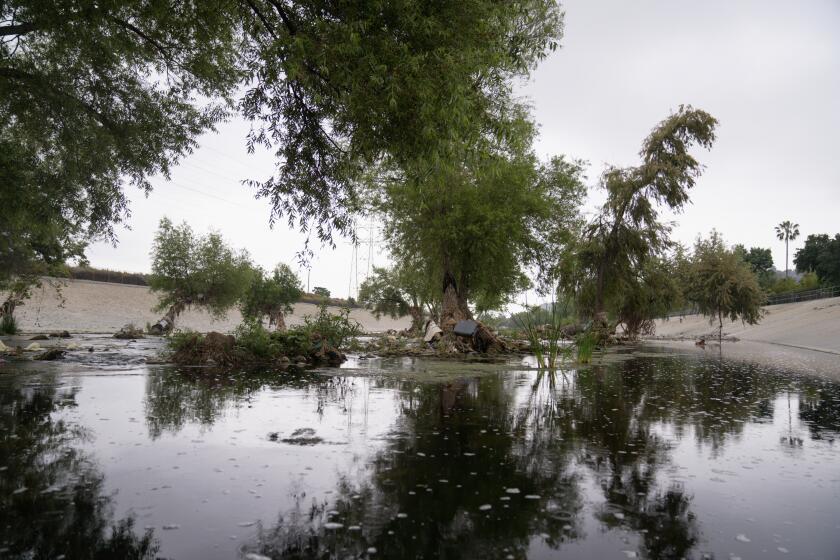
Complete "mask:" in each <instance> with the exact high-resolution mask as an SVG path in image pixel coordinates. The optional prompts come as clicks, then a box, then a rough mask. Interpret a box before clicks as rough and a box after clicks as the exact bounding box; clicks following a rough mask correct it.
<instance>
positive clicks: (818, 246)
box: [793, 233, 840, 286]
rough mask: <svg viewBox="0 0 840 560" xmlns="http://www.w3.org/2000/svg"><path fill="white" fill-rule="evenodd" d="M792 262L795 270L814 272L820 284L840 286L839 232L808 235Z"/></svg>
mask: <svg viewBox="0 0 840 560" xmlns="http://www.w3.org/2000/svg"><path fill="white" fill-rule="evenodd" d="M793 263H794V264H795V265H796V271H797V272H814V273H816V275H817V278H819V280H820V282H821V283H822V284H824V285H828V286H840V234H836V235H835V236H834V237H833V238H832V237H830V236H829V235H828V234H824V233H823V234H819V235H809V236H808V237H807V238H806V239H805V246H804V247H802V248H801V249H798V250H797V251H796V255H795V256H794V258H793Z"/></svg>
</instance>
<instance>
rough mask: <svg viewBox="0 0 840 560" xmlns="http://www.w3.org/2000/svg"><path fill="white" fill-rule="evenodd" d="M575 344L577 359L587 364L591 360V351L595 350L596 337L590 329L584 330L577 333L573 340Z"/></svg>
mask: <svg viewBox="0 0 840 560" xmlns="http://www.w3.org/2000/svg"><path fill="white" fill-rule="evenodd" d="M575 344H576V346H577V361H578V363H581V364H588V363H590V362H591V361H592V353H593V352H594V351H595V346H596V344H597V338H596V336H595V334H594V333H593V332H592V331H585V332H583V333H581V334H580V335H578V337H577V340H576V342H575Z"/></svg>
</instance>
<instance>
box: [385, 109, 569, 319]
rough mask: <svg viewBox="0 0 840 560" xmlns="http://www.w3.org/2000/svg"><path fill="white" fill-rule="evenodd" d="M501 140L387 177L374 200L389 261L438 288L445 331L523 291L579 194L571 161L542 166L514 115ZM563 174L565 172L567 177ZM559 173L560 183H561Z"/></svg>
mask: <svg viewBox="0 0 840 560" xmlns="http://www.w3.org/2000/svg"><path fill="white" fill-rule="evenodd" d="M506 124H507V125H508V127H509V128H508V130H507V134H506V137H505V138H504V139H503V141H502V142H495V141H488V142H487V143H485V144H480V145H479V146H478V147H476V148H475V149H473V150H471V151H470V152H469V153H468V154H466V156H465V158H464V159H463V160H462V161H460V162H454V163H452V162H448V163H447V164H443V163H441V162H436V163H435V164H432V165H428V166H425V167H423V168H421V169H418V170H416V171H415V172H414V173H412V174H410V175H408V174H404V175H401V176H400V177H398V178H397V179H395V180H393V181H390V182H386V184H385V186H384V188H383V189H382V193H381V198H380V200H379V205H380V206H379V208H380V210H381V211H382V213H383V215H384V217H385V237H386V240H387V243H388V247H389V250H390V252H391V254H392V256H393V257H394V258H395V260H396V261H397V262H398V263H400V265H401V266H403V267H404V268H406V269H407V270H411V271H414V273H415V274H417V275H419V276H421V277H424V278H426V279H427V282H428V283H430V284H432V285H434V284H436V285H437V298H439V299H440V301H441V312H440V325H441V327H442V328H443V329H444V331H447V330H450V329H452V327H453V326H454V324H455V323H456V322H457V321H459V320H461V319H469V318H472V317H473V308H474V309H475V310H476V311H477V312H481V311H486V310H491V309H498V308H500V307H502V306H504V305H505V304H506V303H508V302H509V301H510V299H511V297H512V296H513V295H514V294H516V293H518V292H521V291H522V290H524V289H526V288H528V287H529V286H530V285H531V284H530V281H529V279H528V272H529V265H531V264H533V263H534V262H535V259H536V257H535V256H536V255H542V254H544V253H546V252H548V251H550V250H559V249H560V247H557V246H549V245H550V244H549V240H555V239H559V237H558V235H559V234H558V233H557V231H559V229H560V228H561V227H562V223H560V222H562V221H563V220H565V219H566V218H567V217H569V216H570V215H576V213H577V210H578V206H579V204H580V200H581V198H582V188H583V187H582V183H581V182H580V179H579V177H578V176H577V174H578V173H579V171H580V167H579V166H575V165H573V166H566V165H564V160H562V159H561V158H556V159H554V160H552V161H551V162H549V163H547V164H544V165H541V164H539V162H538V161H537V159H536V158H535V156H534V154H533V153H532V151H531V140H532V134H533V128H532V126H531V124H530V123H529V122H528V121H527V119H525V118H523V115H522V114H521V113H520V114H518V116H517V118H516V119H515V120H512V121H510V122H508V123H506ZM570 175H571V178H570V177H569V176H570ZM561 179H562V180H561Z"/></svg>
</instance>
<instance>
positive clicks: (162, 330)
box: [149, 302, 187, 335]
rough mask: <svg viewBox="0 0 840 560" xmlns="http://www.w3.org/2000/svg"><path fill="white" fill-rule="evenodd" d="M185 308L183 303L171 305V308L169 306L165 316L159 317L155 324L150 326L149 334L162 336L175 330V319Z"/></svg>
mask: <svg viewBox="0 0 840 560" xmlns="http://www.w3.org/2000/svg"><path fill="white" fill-rule="evenodd" d="M186 307H187V306H186V304H185V303H183V302H178V303H174V304H172V306H170V308H169V309H168V310H167V312H166V315H164V316H163V317H161V319H160V320H159V321H158V322H157V323H155V324H154V325H152V326H151V328H150V329H149V334H157V335H164V334H169V333H171V332H172V330H173V329H174V328H175V319H176V318H177V317H178V315H180V314H181V312H182V311H183V310H184V309H185V308H186Z"/></svg>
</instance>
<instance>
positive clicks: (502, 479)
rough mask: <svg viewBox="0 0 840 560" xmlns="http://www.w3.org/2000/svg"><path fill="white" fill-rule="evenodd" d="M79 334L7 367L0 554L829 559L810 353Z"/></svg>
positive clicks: (831, 410)
mask: <svg viewBox="0 0 840 560" xmlns="http://www.w3.org/2000/svg"><path fill="white" fill-rule="evenodd" d="M76 343H77V344H78V346H79V348H78V349H77V350H74V351H73V352H71V353H69V354H68V358H67V359H66V360H63V361H56V362H49V363H47V362H25V363H19V362H14V361H9V362H7V363H5V364H2V365H0V557H3V558H58V557H61V555H64V558H67V559H71V558H91V557H94V556H96V555H97V554H98V555H99V556H98V557H102V558H106V557H121V558H122V557H132V555H134V556H135V557H136V556H138V555H140V554H142V553H143V552H144V551H145V552H150V553H154V554H156V555H157V556H159V557H164V558H179V559H228V558H247V559H249V560H261V559H264V558H333V557H334V558H346V557H362V558H367V557H369V558H412V559H413V558H505V559H506V558H535V559H539V558H555V557H563V558H619V559H620V558H683V557H684V558H718V559H721V558H735V557H740V558H744V559H746V558H815V559H817V558H822V559H830V560H836V559H837V558H838V551H839V550H840V439H838V437H839V436H840V380H838V378H837V376H836V375H834V374H832V372H830V371H820V370H819V368H817V367H812V366H811V365H808V364H809V362H808V361H807V360H806V361H803V362H801V363H797V364H793V363H792V362H789V361H785V360H779V363H774V361H773V360H767V359H764V360H759V359H753V358H750V357H749V355H747V356H746V357H745V356H739V357H738V356H732V357H730V356H729V353H728V350H727V349H726V347H724V349H722V350H721V349H720V348H718V349H707V350H705V351H701V350H698V349H695V348H688V347H677V346H672V347H659V346H643V347H636V348H626V349H622V350H620V351H617V352H612V353H610V354H607V355H606V356H596V357H595V359H594V361H593V363H592V364H590V365H586V366H580V367H571V366H570V367H567V368H565V369H561V370H558V371H556V372H545V371H539V370H537V369H535V368H534V364H533V362H532V361H531V360H530V359H529V358H527V357H525V358H515V359H509V360H504V361H501V362H499V363H460V362H437V361H433V360H427V359H416V358H415V359H411V358H394V359H359V358H352V359H351V360H350V361H348V362H347V363H346V364H345V365H344V366H343V367H342V368H340V369H324V370H308V371H302V370H289V371H286V372H280V373H277V372H274V373H271V372H212V371H208V370H204V369H188V370H181V371H178V370H176V369H174V368H173V367H171V366H167V365H154V364H149V363H147V361H154V356H155V355H156V354H157V353H158V352H159V351H160V349H161V342H160V341H158V340H141V341H136V342H122V341H115V340H113V339H109V338H105V337H95V336H86V337H83V338H81V339H78V340H76ZM91 348H92V349H93V351H88V350H89V349H91ZM764 357H765V358H766V356H764ZM803 364H804V365H803ZM115 527H116V528H117V530H116V531H115V530H114V528H115Z"/></svg>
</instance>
